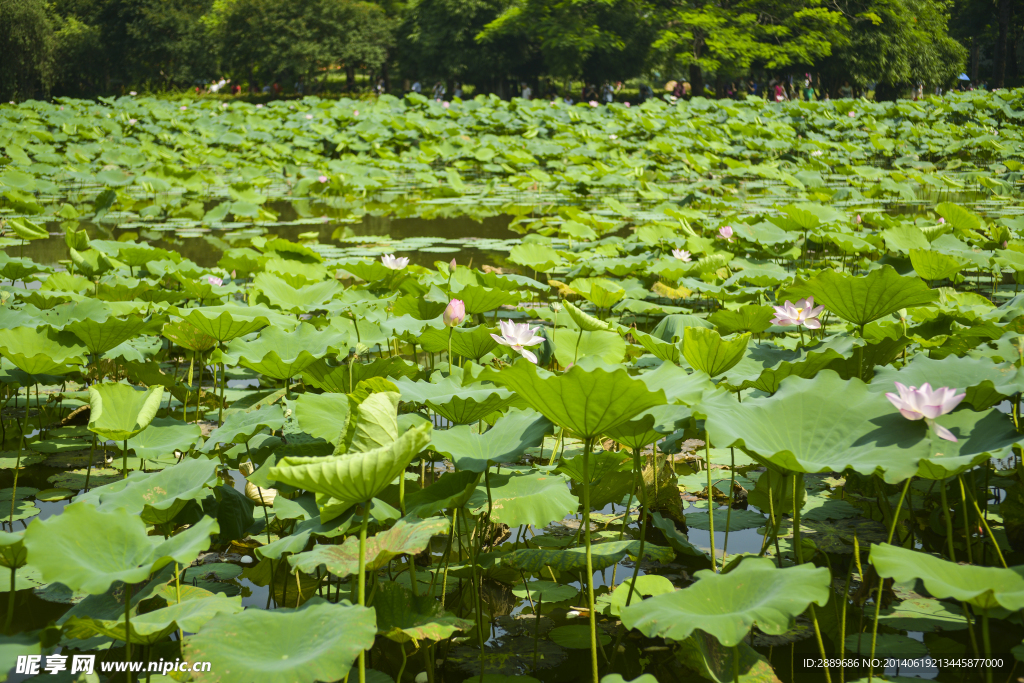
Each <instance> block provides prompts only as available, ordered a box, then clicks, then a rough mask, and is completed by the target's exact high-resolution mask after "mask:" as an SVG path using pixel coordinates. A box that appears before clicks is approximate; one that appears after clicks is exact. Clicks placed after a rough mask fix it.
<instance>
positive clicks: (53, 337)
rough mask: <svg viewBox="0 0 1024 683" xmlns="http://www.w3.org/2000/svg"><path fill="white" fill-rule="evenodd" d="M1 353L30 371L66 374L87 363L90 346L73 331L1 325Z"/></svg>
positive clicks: (18, 365) (29, 372) (41, 373)
mask: <svg viewBox="0 0 1024 683" xmlns="http://www.w3.org/2000/svg"><path fill="white" fill-rule="evenodd" d="M0 354H2V355H3V357H4V358H5V359H6V360H9V361H10V362H12V363H14V365H15V366H17V367H18V368H19V369H20V370H23V371H24V372H27V373H28V374H30V375H63V374H67V373H68V372H71V371H72V370H73V369H74V368H72V367H70V366H72V365H82V364H83V363H85V354H86V348H85V347H84V346H82V344H81V342H79V341H78V338H77V337H75V335H73V334H71V333H70V332H57V331H54V330H52V329H50V328H48V327H14V328H7V329H0Z"/></svg>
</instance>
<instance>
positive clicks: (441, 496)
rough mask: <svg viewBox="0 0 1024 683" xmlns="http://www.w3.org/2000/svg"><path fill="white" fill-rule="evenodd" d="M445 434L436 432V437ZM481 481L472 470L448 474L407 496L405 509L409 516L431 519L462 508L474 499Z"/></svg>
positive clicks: (477, 473)
mask: <svg viewBox="0 0 1024 683" xmlns="http://www.w3.org/2000/svg"><path fill="white" fill-rule="evenodd" d="M443 433H444V432H440V431H437V432H434V437H435V438H436V437H437V435H438V434H443ZM479 481H480V472H474V471H472V470H460V471H458V472H452V473H450V474H446V475H444V476H443V477H441V478H440V479H438V480H437V481H435V482H434V483H433V484H431V485H430V486H428V487H426V488H424V489H419V490H418V491H414V492H412V493H410V494H409V495H407V496H406V497H405V509H406V511H407V512H408V514H409V515H418V516H420V517H430V516H431V515H433V514H435V513H437V512H439V511H441V510H445V509H449V508H460V507H462V506H463V505H465V504H466V503H468V502H469V499H470V498H472V497H473V493H474V492H475V491H476V486H477V483H479Z"/></svg>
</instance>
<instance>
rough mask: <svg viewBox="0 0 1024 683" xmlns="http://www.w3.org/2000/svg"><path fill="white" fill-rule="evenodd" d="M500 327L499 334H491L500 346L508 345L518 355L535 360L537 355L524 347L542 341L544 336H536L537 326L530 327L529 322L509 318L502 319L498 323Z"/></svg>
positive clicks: (532, 361) (531, 360)
mask: <svg viewBox="0 0 1024 683" xmlns="http://www.w3.org/2000/svg"><path fill="white" fill-rule="evenodd" d="M498 325H499V326H500V327H501V336H500V337H499V336H498V335H496V334H492V335H491V338H492V339H494V341H496V342H498V343H499V344H501V345H502V346H510V347H512V350H513V351H515V352H516V353H518V354H519V355H520V356H522V357H523V358H525V359H526V360H528V361H530V362H531V363H536V362H537V356H535V355H534V354H533V353H531V352H530V351H527V350H526V348H525V347H527V346H535V345H537V344H540V343H542V342H543V341H544V337H538V336H537V328H536V327H532V328H531V327H530V324H529V323H518V324H517V323H514V322H512V321H511V320H502V321H500V322H499V323H498Z"/></svg>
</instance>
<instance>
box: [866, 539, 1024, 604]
mask: <svg viewBox="0 0 1024 683" xmlns="http://www.w3.org/2000/svg"><path fill="white" fill-rule="evenodd" d="M869 561H870V562H871V564H872V565H873V566H874V567H875V571H877V572H878V575H879V576H881V577H882V578H886V579H895V580H896V582H897V583H904V582H906V581H911V580H913V579H918V580H920V581H922V582H924V587H925V589H927V591H928V593H929V594H930V595H931V596H932V597H934V598H938V599H939V600H944V599H946V598H952V599H954V600H959V601H961V602H968V603H970V604H971V605H974V606H975V607H977V608H978V609H981V610H989V609H994V608H996V607H1002V608H1003V609H1008V610H1010V611H1011V612H1016V611H1017V610H1019V609H1021V608H1022V607H1024V567H1010V568H1009V569H1003V568H1001V567H979V566H977V565H967V564H958V563H956V562H950V561H948V560H943V559H940V558H938V557H935V556H933V555H929V554H928V553H923V552H915V551H913V550H907V549H905V548H900V547H898V546H894V545H889V544H887V543H877V544H875V545H872V546H871V554H870V556H869Z"/></svg>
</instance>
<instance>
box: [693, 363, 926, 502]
mask: <svg viewBox="0 0 1024 683" xmlns="http://www.w3.org/2000/svg"><path fill="white" fill-rule="evenodd" d="M707 415H708V418H707V423H706V424H707V429H708V432H709V433H710V434H711V439H712V442H713V443H714V444H715V445H716V446H718V447H720V448H721V447H727V446H737V445H739V446H742V447H743V448H744V449H745V450H746V451H747V452H749V453H751V454H754V455H758V456H760V457H761V458H763V459H765V460H767V461H769V462H771V463H772V464H773V465H775V466H777V467H781V468H783V469H786V470H790V471H795V472H842V471H843V470H845V469H846V468H847V467H850V468H852V469H854V470H855V471H857V472H859V473H861V474H865V475H871V474H874V473H876V472H877V473H880V474H881V475H882V476H883V477H884V478H885V480H886V481H888V482H890V483H892V482H899V481H903V480H904V479H906V478H907V477H909V476H912V475H913V474H915V473H916V472H917V468H918V462H919V461H920V460H921V459H922V458H924V457H927V456H928V455H929V446H928V441H927V440H926V439H925V437H926V432H925V431H924V429H922V427H923V425H920V424H917V423H914V422H911V421H910V420H907V419H905V418H904V417H903V416H902V415H900V414H899V413H898V412H897V411H896V410H895V409H894V408H893V407H892V404H891V403H890V402H889V401H888V399H886V398H885V396H883V395H882V394H878V393H873V392H870V391H869V390H868V386H867V385H866V384H864V383H863V382H861V381H860V380H857V379H852V380H848V381H843V380H841V379H840V378H839V376H838V375H837V374H835V373H834V372H832V371H830V370H825V371H822V372H820V373H819V374H818V376H817V377H816V378H814V379H813V380H806V379H801V378H799V377H790V378H787V379H785V380H783V381H782V385H781V388H780V389H779V391H778V392H777V393H776V394H775V395H774V396H771V397H769V398H761V399H748V400H746V401H743V403H737V402H736V401H733V400H719V401H717V402H716V403H715V404H714V407H713V408H711V407H708V408H707ZM942 424H943V425H945V424H946V422H945V421H943V422H942Z"/></svg>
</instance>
